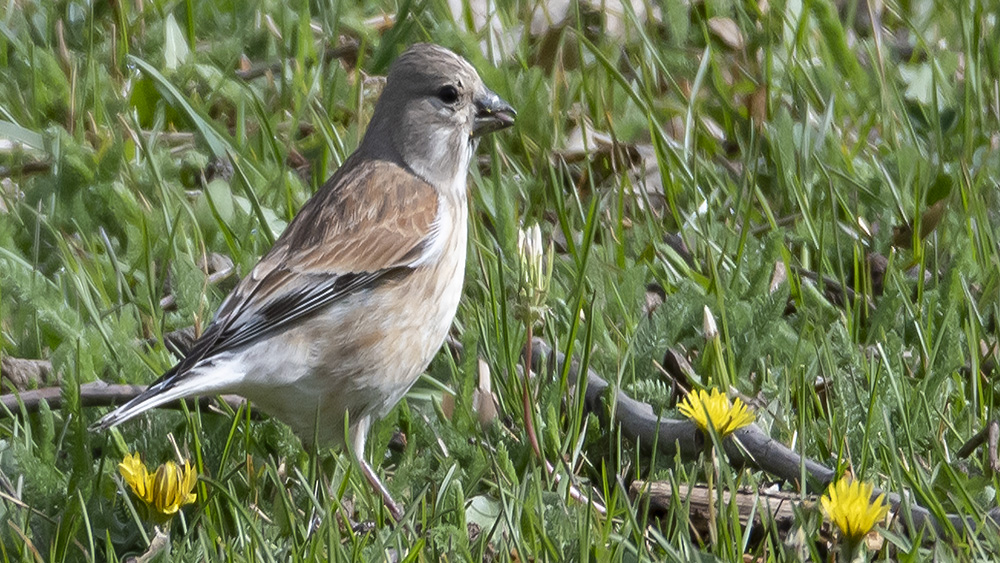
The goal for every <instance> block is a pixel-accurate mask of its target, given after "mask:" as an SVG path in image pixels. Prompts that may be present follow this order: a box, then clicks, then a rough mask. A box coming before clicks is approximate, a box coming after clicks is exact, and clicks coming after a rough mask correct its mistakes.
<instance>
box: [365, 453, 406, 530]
mask: <svg viewBox="0 0 1000 563" xmlns="http://www.w3.org/2000/svg"><path fill="white" fill-rule="evenodd" d="M358 463H359V464H360V465H361V472H362V473H364V475H365V479H368V483H369V484H370V485H371V486H372V488H373V489H375V490H376V491H377V492H378V494H379V495H380V496H381V497H382V504H384V505H385V507H386V508H387V509H388V510H389V514H391V515H392V519H393V520H395V521H396V522H402V521H403V507H402V506H401V505H399V504H398V503H397V502H396V501H394V500H392V495H390V494H389V490H388V489H386V488H385V485H383V484H382V481H381V480H380V479H379V478H378V475H375V471H374V470H373V469H372V468H371V466H370V465H368V462H367V461H365V460H364V459H362V458H358Z"/></svg>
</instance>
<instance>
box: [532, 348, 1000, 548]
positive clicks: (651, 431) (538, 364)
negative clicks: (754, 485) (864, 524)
mask: <svg viewBox="0 0 1000 563" xmlns="http://www.w3.org/2000/svg"><path fill="white" fill-rule="evenodd" d="M532 346H533V347H534V350H535V353H534V354H533V360H534V361H533V362H532V367H533V368H534V369H535V370H536V371H538V372H541V371H542V370H543V369H546V370H549V373H560V372H561V371H562V369H563V366H564V364H565V361H566V358H565V356H564V355H563V354H562V353H558V352H556V353H553V350H552V348H551V347H549V345H548V344H547V343H546V342H545V341H544V340H542V339H540V338H536V339H534V342H533V344H532ZM579 372H580V367H579V365H578V364H577V362H576V361H575V360H571V361H570V367H569V377H568V379H569V382H570V383H571V384H574V385H575V384H576V383H577V381H578V379H579ZM585 381H586V386H587V388H586V390H585V395H584V405H585V407H586V408H587V410H588V411H590V412H594V413H597V414H599V415H606V413H608V412H613V413H614V422H615V423H617V424H618V425H620V427H621V430H622V433H623V434H624V435H625V436H626V437H627V438H630V439H632V440H635V441H636V442H638V443H639V444H641V446H642V447H644V448H649V447H651V446H652V444H654V443H656V444H657V446H656V448H657V452H658V453H660V454H661V455H664V456H666V457H673V456H675V455H680V456H681V457H682V458H683V459H687V460H695V459H697V458H698V456H699V455H701V453H702V452H704V451H705V440H706V437H705V436H704V434H702V432H701V431H700V430H698V427H697V426H695V424H694V423H693V422H691V421H689V420H673V419H663V418H662V417H661V416H659V415H658V414H657V413H655V412H653V407H651V406H650V405H648V404H646V403H642V402H639V401H636V400H635V399H633V398H631V397H629V396H628V395H626V394H625V393H623V392H621V391H615V392H614V393H611V389H609V388H610V385H609V384H608V382H607V381H605V380H604V379H603V378H601V377H600V376H599V375H598V374H597V372H595V371H594V370H593V369H588V370H587V374H586V380H585ZM605 401H613V403H614V404H613V405H611V406H607V407H606V406H605V405H604V402H605ZM723 447H724V448H725V451H726V455H727V457H728V459H729V461H730V463H731V464H732V465H734V466H740V465H746V466H749V467H753V468H755V469H758V470H761V471H764V472H766V473H769V474H771V475H774V476H777V477H779V478H781V479H784V480H786V481H791V482H796V483H797V482H799V480H800V479H801V477H802V476H803V475H804V476H805V477H806V483H803V486H804V488H805V490H807V491H811V492H813V493H819V492H822V491H824V490H825V489H826V487H827V485H829V484H830V482H831V481H832V480H833V478H834V476H835V472H834V470H832V469H830V468H829V467H826V466H825V465H823V464H821V463H817V462H815V461H813V460H811V459H808V458H804V457H802V456H800V455H799V454H798V453H796V452H794V451H792V450H790V449H789V448H788V447H786V446H785V445H784V444H782V443H780V442H778V441H777V440H773V439H772V438H771V437H770V436H768V435H767V434H766V433H765V432H764V431H763V430H761V429H760V427H758V426H757V425H756V424H751V425H750V426H746V427H744V428H741V429H740V430H737V431H736V432H734V433H733V434H732V435H731V436H730V437H729V438H727V439H726V440H725V441H724V442H723ZM882 493H883V491H881V490H880V489H878V488H876V489H875V490H874V491H873V493H872V496H873V498H874V497H876V496H878V495H880V494H882ZM886 502H887V503H888V504H889V505H890V506H891V507H892V510H894V511H896V510H902V511H903V514H904V515H906V516H908V518H906V517H904V518H900V519H899V521H900V522H903V523H904V525H906V526H907V527H910V528H912V529H913V530H914V531H918V530H921V529H923V528H925V527H930V528H932V529H933V530H934V531H935V532H937V533H938V534H939V535H941V534H943V532H944V531H945V524H944V522H941V521H939V520H938V519H937V518H936V517H935V516H934V515H933V514H931V513H930V511H928V510H927V509H926V508H924V507H922V506H919V505H917V504H916V503H915V502H913V501H908V502H905V503H904V502H903V500H902V498H901V497H900V495H899V494H896V493H888V492H887V493H886ZM947 520H948V523H949V524H950V525H951V526H952V527H953V528H954V530H955V531H956V532H957V534H958V535H959V536H961V535H962V534H963V533H965V532H967V531H979V532H982V531H983V527H977V525H976V523H975V521H974V520H973V519H972V518H971V517H968V516H962V515H958V514H948V515H947ZM986 523H988V525H989V526H990V527H991V528H993V529H994V530H996V529H997V528H998V527H1000V507H996V508H994V509H992V510H990V511H989V513H987V515H986ZM994 533H995V532H994Z"/></svg>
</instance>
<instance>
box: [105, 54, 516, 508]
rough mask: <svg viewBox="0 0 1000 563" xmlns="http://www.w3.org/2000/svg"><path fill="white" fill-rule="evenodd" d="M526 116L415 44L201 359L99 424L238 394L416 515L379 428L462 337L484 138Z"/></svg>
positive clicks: (236, 296) (198, 351)
mask: <svg viewBox="0 0 1000 563" xmlns="http://www.w3.org/2000/svg"><path fill="white" fill-rule="evenodd" d="M515 116H516V112H515V110H514V108H513V107H511V105H510V104H509V103H507V102H506V101H504V100H503V99H502V98H500V96H498V95H497V94H496V93H495V92H493V91H492V90H490V89H489V88H487V87H486V85H485V84H484V83H483V80H482V79H481V78H480V76H479V74H478V72H477V71H476V69H475V68H474V67H473V66H472V65H471V64H470V63H469V62H468V61H467V60H466V59H464V58H462V57H461V56H459V55H457V54H455V53H454V52H452V51H450V50H448V49H446V48H444V47H441V46H438V45H433V44H429V43H417V44H414V45H412V46H410V47H409V48H407V49H406V50H405V51H404V52H403V53H402V54H401V55H399V56H398V57H397V58H396V60H395V61H393V63H392V64H391V65H390V68H389V71H388V74H387V76H386V82H385V86H384V88H383V90H382V93H381V95H380V96H379V99H378V101H377V102H376V104H375V109H374V111H373V112H372V117H371V120H370V121H369V123H368V127H367V129H366V131H365V134H364V136H363V137H362V140H361V142H360V144H359V145H358V147H357V149H356V150H355V152H354V153H353V154H351V155H350V156H349V157H348V158H347V159H346V160H345V161H344V163H343V165H342V166H341V167H340V168H339V169H338V170H336V171H335V172H334V174H333V175H332V176H331V177H330V179H329V180H328V181H327V182H326V183H325V184H324V185H323V186H322V187H321V188H320V189H319V190H318V191H317V192H316V193H315V194H314V195H313V196H312V197H311V198H310V199H309V201H307V202H306V203H305V205H304V206H303V207H302V208H301V209H300V210H299V212H298V213H297V214H296V215H295V217H294V218H293V219H292V221H291V222H290V223H289V225H288V227H287V228H286V229H285V231H284V232H283V233H282V234H281V235H280V237H278V239H277V240H276V241H275V243H274V245H273V246H272V248H271V249H270V250H269V251H268V252H267V253H266V254H265V255H264V256H263V257H262V258H261V259H260V261H259V262H258V263H257V264H256V265H255V266H254V267H253V269H251V270H250V271H249V273H248V275H246V276H245V277H244V278H243V279H242V280H241V281H240V282H239V283H238V284H237V286H236V287H235V288H234V289H233V290H232V292H231V293H230V294H229V295H228V296H227V297H226V298H225V300H224V301H223V302H222V304H221V305H220V307H219V309H218V311H217V312H216V314H215V316H214V317H213V320H212V322H211V323H210V324H209V326H208V327H207V328H206V329H205V331H204V333H203V334H202V335H201V336H200V337H199V338H198V339H197V340H196V341H195V343H194V344H193V345H192V347H191V348H190V350H189V352H188V354H187V355H186V356H185V357H184V358H183V359H181V360H180V361H179V362H178V363H177V364H176V365H174V366H173V367H172V368H171V369H169V370H168V371H167V372H166V373H164V374H163V375H162V376H161V377H160V378H159V379H157V380H156V381H155V382H153V383H152V384H151V385H150V386H149V387H148V388H147V389H146V390H145V391H143V392H142V393H140V394H139V395H137V396H136V397H135V398H133V399H131V400H129V401H128V402H126V403H125V404H123V405H121V406H119V407H117V408H115V409H114V410H112V411H111V412H108V413H107V414H106V415H104V416H103V417H102V418H100V419H99V420H98V421H97V422H95V423H94V424H93V425H91V427H90V428H91V430H93V431H101V430H105V429H107V428H110V427H113V426H116V425H118V424H121V423H123V422H125V421H127V420H129V419H131V418H134V417H136V416H138V415H140V414H142V413H144V412H146V411H148V410H149V409H152V408H155V407H157V406H159V405H163V404H164V403H167V402H170V401H174V400H177V399H182V398H187V397H192V396H199V395H217V394H230V393H231V394H238V395H241V396H243V397H245V398H247V399H249V400H250V401H251V403H252V404H253V405H255V406H256V407H258V408H259V409H261V410H262V411H264V412H265V413H268V414H269V415H271V416H273V417H275V418H277V419H278V420H280V421H282V422H284V423H285V424H287V425H288V426H290V427H291V429H292V430H293V431H294V432H295V433H296V434H297V435H298V436H299V438H300V439H301V440H302V442H303V444H304V445H306V446H307V447H311V445H316V446H320V447H341V448H343V447H348V448H350V452H351V454H352V455H353V456H354V458H355V459H356V460H357V462H358V464H359V466H360V468H361V471H362V473H363V474H364V476H365V478H366V479H367V480H368V482H369V483H370V484H371V486H372V487H373V488H374V489H375V491H376V492H377V493H378V494H379V495H380V496H381V499H382V501H383V503H384V504H385V506H386V508H387V509H388V510H389V512H390V514H391V516H392V517H393V518H394V519H395V520H396V521H397V522H399V521H401V518H402V517H403V515H404V513H403V511H402V508H401V506H400V505H399V504H397V503H396V502H395V501H394V500H393V499H392V497H391V495H390V494H389V492H388V490H387V489H386V487H385V485H384V484H383V483H382V481H381V480H380V479H379V478H378V476H377V475H376V474H375V472H374V470H373V469H372V468H371V466H370V465H369V464H368V463H367V462H366V461H365V454H364V451H365V441H366V438H367V435H368V430H369V428H370V426H371V425H372V423H373V421H375V420H377V419H379V418H381V417H384V416H385V415H386V414H388V413H389V411H390V410H391V409H392V408H393V407H394V406H395V405H396V404H397V403H398V402H399V401H400V400H401V399H402V398H403V396H404V395H405V394H406V392H407V391H408V390H409V388H410V387H411V386H412V385H413V383H414V382H415V381H416V379H417V378H418V377H419V376H420V374H421V373H423V372H424V370H426V368H427V366H428V365H429V363H430V361H431V360H432V359H433V357H434V356H435V354H436V353H437V351H438V350H439V349H440V348H441V345H442V343H443V342H444V339H445V337H446V336H447V333H448V331H449V329H450V327H451V324H452V321H453V320H454V318H455V313H456V311H457V309H458V305H459V301H460V298H461V295H462V286H463V282H464V277H465V261H466V250H467V249H466V246H467V238H468V205H469V204H468V195H467V177H468V174H469V166H470V163H471V160H472V157H473V155H474V153H475V151H476V148H477V146H478V144H479V141H480V140H481V139H482V138H483V137H484V136H485V135H487V134H490V133H493V132H495V131H500V130H502V129H506V128H508V127H511V126H513V125H514V121H515ZM345 428H346V431H345Z"/></svg>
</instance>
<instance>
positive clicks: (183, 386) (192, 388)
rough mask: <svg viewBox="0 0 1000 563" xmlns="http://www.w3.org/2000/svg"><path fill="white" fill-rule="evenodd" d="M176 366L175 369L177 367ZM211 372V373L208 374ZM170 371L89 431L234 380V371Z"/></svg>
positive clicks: (215, 390) (218, 389)
mask: <svg viewBox="0 0 1000 563" xmlns="http://www.w3.org/2000/svg"><path fill="white" fill-rule="evenodd" d="M175 369H176V368H175ZM206 371H210V372H211V373H206ZM173 372H174V370H171V371H168V372H167V373H165V374H164V375H163V377H161V378H160V379H158V380H157V381H156V382H155V383H153V384H152V385H150V386H149V387H148V388H146V390H145V391H143V392H142V393H140V394H139V395H138V396H137V397H135V398H133V399H131V400H130V401H129V402H127V403H125V404H124V405H122V406H120V407H118V408H116V409H115V410H113V411H111V412H109V413H108V414H106V415H104V416H103V417H101V419H100V420H98V421H97V422H95V423H93V424H91V425H90V427H89V430H91V431H95V432H96V431H100V430H107V429H108V428H111V427H112V426H118V425H119V424H121V423H123V422H125V421H126V420H129V419H131V418H134V417H136V416H139V415H140V414H142V413H144V412H146V411H148V410H149V409H153V408H156V407H158V406H161V405H164V404H166V403H169V402H171V401H176V400H178V399H184V398H187V397H191V396H194V395H210V394H214V393H218V392H221V391H223V390H225V389H226V388H228V387H229V386H230V385H231V384H232V383H233V378H232V376H233V375H235V374H228V375H229V377H227V374H220V373H219V372H218V370H216V369H210V370H202V369H199V368H195V369H193V370H190V371H187V372H185V373H183V374H177V373H173Z"/></svg>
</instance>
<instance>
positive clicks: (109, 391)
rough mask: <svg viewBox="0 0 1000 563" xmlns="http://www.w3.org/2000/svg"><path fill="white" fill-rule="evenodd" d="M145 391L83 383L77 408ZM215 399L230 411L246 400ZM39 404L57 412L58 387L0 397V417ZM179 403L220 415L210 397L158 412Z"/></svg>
mask: <svg viewBox="0 0 1000 563" xmlns="http://www.w3.org/2000/svg"><path fill="white" fill-rule="evenodd" d="M145 390H146V386H145V385H116V384H109V383H105V382H103V381H95V382H93V383H84V384H83V385H81V386H80V404H81V405H82V406H84V407H113V406H117V405H121V404H124V403H125V402H127V401H129V400H131V399H134V398H135V397H137V396H139V394H140V393H142V392H143V391H145ZM219 399H220V400H221V401H223V402H224V403H226V404H227V405H229V408H231V409H233V410H236V409H238V408H240V407H241V406H243V405H244V404H245V403H246V399H244V398H243V397H240V396H238V395H222V396H220V397H219ZM42 401H46V402H47V403H48V404H49V407H50V408H52V409H58V408H61V407H62V404H63V394H62V389H61V388H59V387H45V388H43V389H35V390H33V391H23V392H20V393H9V394H6V395H0V402H2V403H3V412H0V416H3V415H7V414H13V415H16V414H18V413H21V412H22V410H21V407H22V405H23V407H24V410H23V412H26V413H32V412H35V411H37V410H38V408H39V406H40V404H41V402H42ZM182 403H184V404H185V405H187V408H188V409H194V408H195V407H196V406H199V407H201V408H202V409H203V410H208V411H211V412H222V410H221V409H220V408H219V407H218V406H217V405H216V404H215V400H214V399H213V398H212V397H199V398H197V399H187V400H184V401H179V400H178V401H172V402H170V403H166V404H164V405H161V406H160V407H159V408H166V409H180V408H181V404H182ZM250 414H251V416H254V417H258V416H260V415H259V413H257V412H255V411H253V410H251V413H250Z"/></svg>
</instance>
